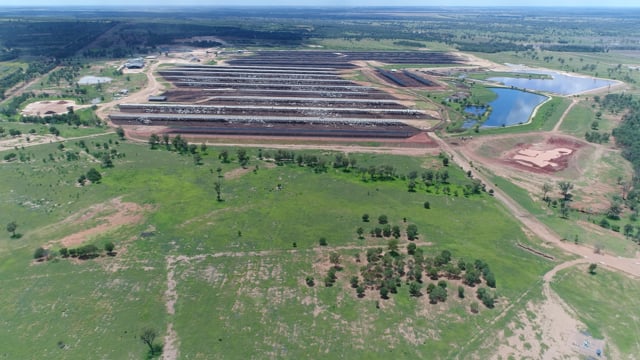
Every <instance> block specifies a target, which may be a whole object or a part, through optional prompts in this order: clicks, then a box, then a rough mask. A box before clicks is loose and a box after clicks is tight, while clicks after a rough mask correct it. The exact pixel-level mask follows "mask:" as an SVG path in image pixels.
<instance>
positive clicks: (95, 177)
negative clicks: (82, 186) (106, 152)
mask: <svg viewBox="0 0 640 360" xmlns="http://www.w3.org/2000/svg"><path fill="white" fill-rule="evenodd" d="M86 178H87V179H88V180H89V181H91V182H92V183H94V184H97V183H99V182H100V180H102V175H101V174H100V172H99V171H98V170H96V169H95V168H91V169H89V171H87V176H86Z"/></svg>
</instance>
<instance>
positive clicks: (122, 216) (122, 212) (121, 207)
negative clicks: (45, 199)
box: [54, 197, 148, 247]
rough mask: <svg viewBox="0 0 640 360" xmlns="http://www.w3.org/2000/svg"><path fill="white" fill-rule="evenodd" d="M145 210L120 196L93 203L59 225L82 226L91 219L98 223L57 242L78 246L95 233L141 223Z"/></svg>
mask: <svg viewBox="0 0 640 360" xmlns="http://www.w3.org/2000/svg"><path fill="white" fill-rule="evenodd" d="M145 210H148V209H146V208H144V207H142V206H140V205H138V204H136V203H132V202H123V201H122V199H121V198H119V197H118V198H115V199H112V200H110V201H108V202H105V203H102V204H96V205H93V206H91V207H89V208H88V209H85V210H83V211H80V212H77V213H75V214H73V215H71V216H69V217H68V218H66V219H65V220H63V221H62V222H61V223H60V224H58V225H71V226H81V225H82V224H84V223H87V222H89V221H96V222H98V225H96V226H93V227H91V228H89V229H86V230H82V231H78V232H76V233H73V234H71V235H68V236H65V237H64V238H62V239H60V240H57V241H56V242H59V243H61V244H62V245H63V246H65V247H71V246H78V245H80V244H82V243H83V242H85V241H87V240H88V239H89V238H91V237H92V236H94V235H98V234H102V233H104V232H105V231H109V230H113V229H115V228H118V227H120V226H124V225H131V224H136V223H139V222H140V221H141V220H142V218H143V216H144V212H145ZM54 226H55V225H54Z"/></svg>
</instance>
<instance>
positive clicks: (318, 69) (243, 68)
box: [171, 65, 336, 74]
mask: <svg viewBox="0 0 640 360" xmlns="http://www.w3.org/2000/svg"><path fill="white" fill-rule="evenodd" d="M171 69H198V70H202V69H211V70H218V69H220V70H224V71H239V72H242V71H247V70H251V71H259V72H292V73H293V72H297V73H307V74H316V73H320V74H323V73H326V74H334V73H335V71H336V69H335V68H332V67H310V66H241V65H237V66H236V65H232V66H216V65H185V66H180V65H178V66H175V67H173V68H171Z"/></svg>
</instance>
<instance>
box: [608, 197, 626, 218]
mask: <svg viewBox="0 0 640 360" xmlns="http://www.w3.org/2000/svg"><path fill="white" fill-rule="evenodd" d="M621 213H622V206H621V205H620V203H619V202H617V201H614V202H612V203H611V206H609V209H607V217H608V218H609V219H611V220H619V219H620V214H621Z"/></svg>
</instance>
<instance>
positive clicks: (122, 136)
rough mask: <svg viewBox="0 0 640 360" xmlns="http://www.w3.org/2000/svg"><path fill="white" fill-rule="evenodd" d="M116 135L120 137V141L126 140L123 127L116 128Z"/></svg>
mask: <svg viewBox="0 0 640 360" xmlns="http://www.w3.org/2000/svg"><path fill="white" fill-rule="evenodd" d="M116 134H117V135H118V137H119V138H120V140H124V135H125V134H124V129H123V128H121V127H117V128H116Z"/></svg>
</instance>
